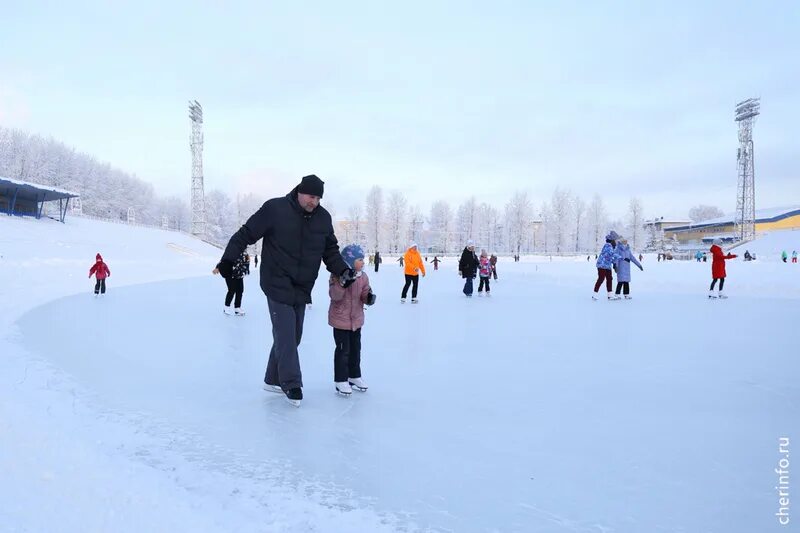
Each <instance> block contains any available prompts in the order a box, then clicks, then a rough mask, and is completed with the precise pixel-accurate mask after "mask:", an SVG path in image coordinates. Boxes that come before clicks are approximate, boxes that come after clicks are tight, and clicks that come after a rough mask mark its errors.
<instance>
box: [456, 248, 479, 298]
mask: <svg viewBox="0 0 800 533" xmlns="http://www.w3.org/2000/svg"><path fill="white" fill-rule="evenodd" d="M479 264H480V263H479V262H478V256H477V255H475V243H473V242H472V240H469V241H467V246H466V247H465V248H464V251H463V252H461V259H460V260H459V261H458V273H459V274H460V275H461V277H462V278H464V279H465V280H467V281H465V282H464V290H463V292H464V294H465V295H466V296H467V298H472V280H474V279H475V276H476V275H477V274H478V265H479Z"/></svg>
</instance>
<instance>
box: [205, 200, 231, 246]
mask: <svg viewBox="0 0 800 533" xmlns="http://www.w3.org/2000/svg"><path fill="white" fill-rule="evenodd" d="M205 207H206V238H207V239H208V240H209V241H211V242H213V243H216V244H220V245H222V244H225V243H226V242H228V240H229V239H230V238H231V235H233V234H234V233H235V232H236V230H238V229H239V226H238V225H237V213H236V205H235V203H234V202H233V201H231V199H230V198H229V197H228V195H227V194H225V193H224V192H221V191H217V190H213V191H210V192H208V193H207V194H206V195H205Z"/></svg>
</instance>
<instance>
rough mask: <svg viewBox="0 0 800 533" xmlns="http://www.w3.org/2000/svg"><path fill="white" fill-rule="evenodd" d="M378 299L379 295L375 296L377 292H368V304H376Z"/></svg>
mask: <svg viewBox="0 0 800 533" xmlns="http://www.w3.org/2000/svg"><path fill="white" fill-rule="evenodd" d="M377 299H378V297H377V296H375V293H374V292H372V291H369V294H367V301H366V304H367V305H375V300H377Z"/></svg>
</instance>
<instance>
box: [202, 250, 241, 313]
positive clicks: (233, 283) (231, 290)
mask: <svg viewBox="0 0 800 533" xmlns="http://www.w3.org/2000/svg"><path fill="white" fill-rule="evenodd" d="M211 272H212V273H213V274H219V264H217V266H216V267H214V270H212V271H211ZM245 275H247V254H242V255H240V256H239V259H238V260H237V261H236V263H234V264H233V271H232V272H231V275H230V276H229V277H227V278H225V285H227V287H228V292H227V294H225V307H223V308H222V312H223V313H225V314H226V315H229V314H231V302H234V304H233V309H234V313H235V314H236V316H244V311H242V294H244V280H243V279H242V278H243V277H244V276H245Z"/></svg>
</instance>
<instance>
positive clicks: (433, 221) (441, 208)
mask: <svg viewBox="0 0 800 533" xmlns="http://www.w3.org/2000/svg"><path fill="white" fill-rule="evenodd" d="M428 227H429V228H430V230H431V233H432V236H433V243H432V244H433V246H435V247H436V248H437V249H438V251H441V252H442V253H445V254H446V253H448V251H450V248H451V247H452V246H453V238H452V234H451V232H452V229H453V210H452V209H451V208H450V204H448V203H447V202H445V201H443V200H439V201H436V202H434V203H433V205H432V206H431V214H430V217H429V218H428Z"/></svg>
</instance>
